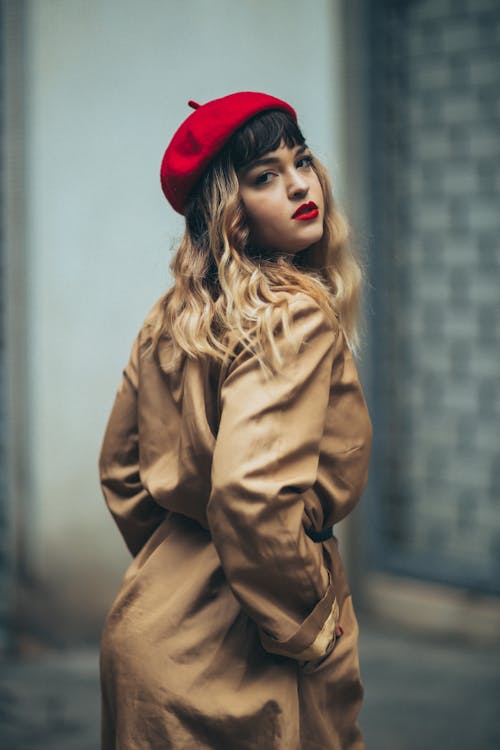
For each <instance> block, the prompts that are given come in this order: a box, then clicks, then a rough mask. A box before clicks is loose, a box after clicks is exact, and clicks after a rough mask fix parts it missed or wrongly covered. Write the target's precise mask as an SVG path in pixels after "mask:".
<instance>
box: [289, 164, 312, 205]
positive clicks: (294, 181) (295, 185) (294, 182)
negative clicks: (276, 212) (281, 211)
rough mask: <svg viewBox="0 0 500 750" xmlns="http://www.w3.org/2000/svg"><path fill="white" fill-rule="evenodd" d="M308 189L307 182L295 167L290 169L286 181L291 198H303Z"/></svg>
mask: <svg viewBox="0 0 500 750" xmlns="http://www.w3.org/2000/svg"><path fill="white" fill-rule="evenodd" d="M308 191H309V184H308V182H307V180H306V179H305V178H304V175H302V174H301V173H300V172H299V171H298V170H297V169H294V170H292V173H291V175H290V181H289V183H288V194H289V196H290V197H291V198H303V197H304V196H305V195H307V193H308Z"/></svg>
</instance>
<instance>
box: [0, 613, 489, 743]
mask: <svg viewBox="0 0 500 750" xmlns="http://www.w3.org/2000/svg"><path fill="white" fill-rule="evenodd" d="M360 633H361V635H360V662H361V670H362V675H363V682H364V685H365V701H364V704H363V708H362V711H361V714H360V724H361V726H362V729H363V733H364V737H365V741H366V748H367V750H434V749H435V750H448V749H450V750H451V749H453V750H469V748H470V750H500V642H499V643H498V644H497V645H495V646H492V645H491V644H490V645H486V644H484V643H483V644H481V643H474V642H466V641H458V640H450V639H444V638H443V637H440V638H439V639H438V638H436V636H434V637H432V638H431V637H429V636H425V635H422V634H415V633H413V634H412V633H409V632H405V631H402V630H401V629H398V628H396V627H395V626H392V627H390V626H387V625H383V624H381V623H377V622H373V621H364V620H363V619H362V618H361V617H360ZM99 701H100V699H99V671H98V651H97V647H96V646H92V647H85V648H78V649H72V650H66V651H43V652H41V653H39V654H38V655H37V656H36V657H34V656H32V657H30V658H23V659H19V658H17V659H13V658H10V659H4V660H3V661H1V662H0V748H1V750H35V748H36V750H98V748H99V710H100V703H99ZM159 750H161V748H159ZM234 750H237V748H234ZM263 750H264V748H263Z"/></svg>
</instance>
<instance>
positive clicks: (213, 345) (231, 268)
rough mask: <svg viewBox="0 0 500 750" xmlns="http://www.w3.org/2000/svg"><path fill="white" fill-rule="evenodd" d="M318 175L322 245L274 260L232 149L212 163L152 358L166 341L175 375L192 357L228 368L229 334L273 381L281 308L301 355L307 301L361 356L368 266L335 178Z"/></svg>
mask: <svg viewBox="0 0 500 750" xmlns="http://www.w3.org/2000/svg"><path fill="white" fill-rule="evenodd" d="M299 132H300V131H299ZM269 150H271V149H269ZM312 166H313V168H314V170H315V171H316V173H317V175H318V179H319V182H320V184H321V187H322V190H323V195H324V201H325V218H324V231H323V236H322V238H321V240H320V241H319V242H318V243H316V244H315V245H313V246H311V247H310V248H307V249H306V250H304V251H302V252H301V253H299V254H298V255H297V256H293V255H286V254H275V255H269V254H268V255H266V254H263V253H262V252H260V253H259V254H256V252H255V250H254V249H252V247H251V244H250V242H249V239H250V238H249V234H250V233H249V228H248V225H247V222H246V218H245V210H244V206H243V203H242V201H241V199H240V197H239V193H238V191H239V185H238V177H237V171H236V168H235V166H234V163H233V161H232V159H231V153H230V150H229V149H226V150H225V151H223V152H222V153H221V154H220V155H219V157H218V158H216V159H215V160H214V161H213V162H212V164H211V166H210V168H209V169H208V171H207V172H206V173H205V175H204V176H203V178H202V180H201V181H200V184H199V186H198V188H197V190H196V193H195V195H194V196H193V197H192V200H191V201H190V203H189V205H188V207H187V209H186V228H185V232H184V236H183V238H182V240H181V243H180V245H179V248H178V250H177V252H176V254H175V256H174V258H173V260H172V262H171V264H170V268H171V270H172V273H173V276H174V285H173V286H172V287H171V288H170V289H169V290H168V291H167V292H166V293H165V294H164V295H163V297H162V298H161V299H160V300H159V308H158V311H157V315H156V316H155V319H154V320H153V321H152V323H151V328H150V331H149V339H148V342H147V346H146V351H155V350H156V348H157V346H158V343H159V340H160V338H163V339H165V340H166V341H167V342H168V346H169V356H168V357H162V363H164V362H167V363H168V364H167V365H166V366H165V367H166V368H167V370H168V371H173V370H175V369H177V367H178V366H179V364H180V360H181V358H182V357H183V356H184V355H186V356H187V357H190V358H198V357H204V356H206V357H210V358H214V359H219V360H222V361H224V360H225V359H226V358H227V357H230V356H231V353H232V351H231V347H230V346H229V345H228V344H227V339H226V341H225V340H224V339H225V334H226V333H228V332H231V333H233V334H235V335H236V337H237V340H238V342H239V343H240V344H241V345H242V346H243V347H244V348H246V349H248V350H249V351H251V352H252V353H253V354H255V356H256V357H257V358H258V361H259V363H260V365H261V366H262V368H263V369H264V371H265V372H267V373H270V372H272V371H275V370H276V369H279V367H280V366H281V365H282V358H281V356H280V353H279V351H278V348H277V346H276V342H275V330H276V328H275V318H274V311H275V310H276V308H279V309H280V316H281V317H280V322H281V325H282V327H283V332H284V334H285V338H286V339H287V341H288V342H289V343H290V344H292V346H295V347H297V345H298V342H294V341H293V339H292V337H291V333H290V330H291V329H290V311H289V308H288V300H289V298H290V295H293V294H294V293H297V292H305V293H306V294H308V295H309V296H310V297H311V298H312V299H313V300H315V302H316V303H317V304H318V305H319V306H320V307H321V309H322V310H323V311H324V312H325V315H326V316H327V318H328V319H329V320H330V321H331V323H332V324H335V322H336V321H337V322H338V324H339V325H340V326H341V328H342V329H343V331H344V334H345V337H346V341H347V344H348V346H349V347H350V349H351V350H352V351H353V353H357V351H358V346H359V327H360V326H359V324H360V294H361V283H362V277H363V273H362V267H361V264H360V262H359V260H358V259H357V258H356V257H355V254H354V252H353V250H352V248H351V244H350V231H349V226H348V224H347V221H346V219H345V218H344V216H343V215H342V214H341V213H340V212H339V211H338V209H337V208H336V206H335V202H334V199H333V195H332V190H331V186H330V180H329V178H328V174H327V171H326V169H325V168H324V167H323V166H322V164H321V163H320V162H318V160H317V159H315V158H314V157H313V160H312ZM284 292H285V294H283V293H284ZM286 293H288V294H286ZM162 366H163V364H162Z"/></svg>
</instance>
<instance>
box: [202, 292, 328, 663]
mask: <svg viewBox="0 0 500 750" xmlns="http://www.w3.org/2000/svg"><path fill="white" fill-rule="evenodd" d="M290 308H291V310H293V309H294V308H295V310H294V321H293V323H292V325H291V327H292V332H293V333H294V334H297V335H299V336H300V337H301V338H303V341H304V343H303V345H302V346H301V349H300V351H299V352H298V354H295V355H294V356H289V355H285V352H286V341H285V339H284V336H283V334H282V333H277V346H278V347H279V348H280V351H281V352H282V353H283V354H284V355H285V356H286V366H285V368H284V370H283V372H282V373H280V374H277V375H274V376H273V377H272V378H271V379H270V380H266V379H265V377H264V376H263V375H262V372H261V368H260V366H259V363H258V361H257V359H256V358H255V357H254V356H252V355H250V354H248V352H243V353H241V354H239V355H238V356H237V357H236V358H235V360H234V362H233V363H232V365H231V369H230V371H229V374H228V376H227V377H226V379H225V381H224V384H223V386H222V390H221V402H222V411H221V421H220V425H219V431H218V435H217V441H216V445H215V451H214V456H213V464H212V491H211V495H210V500H209V504H208V508H207V516H208V522H209V525H210V530H211V533H212V539H213V542H214V544H215V546H216V548H217V550H218V553H219V556H220V558H221V561H222V564H223V567H224V570H225V572H226V575H227V578H228V581H229V583H230V585H231V587H232V590H233V592H234V594H235V596H236V597H237V598H238V600H239V601H240V604H241V606H242V608H243V609H244V610H245V611H246V612H247V613H248V614H249V616H250V617H251V618H252V619H253V620H254V621H255V622H256V623H257V625H258V627H259V632H260V637H261V641H262V645H263V646H264V648H265V649H266V650H268V651H270V652H273V653H277V654H281V655H284V656H289V657H292V658H295V659H299V660H302V659H315V658H319V657H321V656H324V655H325V653H327V652H328V649H329V648H331V646H332V643H333V642H334V639H335V625H336V620H337V619H338V614H339V613H338V606H337V602H336V599H335V592H334V588H333V582H332V580H331V576H330V573H329V570H328V569H327V567H326V565H325V560H324V557H323V545H322V544H315V543H314V542H313V541H312V540H311V539H310V538H309V537H308V536H307V535H306V534H305V531H304V526H303V520H304V519H305V515H304V501H303V493H304V492H305V491H306V490H307V489H310V488H311V487H313V485H314V483H315V481H316V476H317V469H318V461H319V449H320V441H321V437H322V435H323V429H324V423H325V414H326V410H327V406H328V401H329V395H330V386H331V378H332V365H333V361H334V357H335V353H336V347H338V346H339V345H340V343H339V342H340V336H339V330H338V329H333V328H332V326H331V325H330V324H329V323H328V321H327V320H326V318H325V315H324V313H323V312H322V311H321V310H320V308H319V307H318V306H317V305H316V304H315V303H314V302H313V301H312V300H310V299H309V298H308V297H307V298H305V297H304V295H300V296H298V297H297V298H294V300H293V302H292V303H291V305H290Z"/></svg>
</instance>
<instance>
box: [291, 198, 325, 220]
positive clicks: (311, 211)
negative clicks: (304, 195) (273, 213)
mask: <svg viewBox="0 0 500 750" xmlns="http://www.w3.org/2000/svg"><path fill="white" fill-rule="evenodd" d="M318 215H319V209H318V207H317V205H316V204H315V203H314V201H309V203H303V204H302V205H301V206H299V207H298V209H297V210H296V211H295V213H294V214H293V216H292V219H296V220H298V221H311V219H315V218H316V217H317V216H318Z"/></svg>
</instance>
